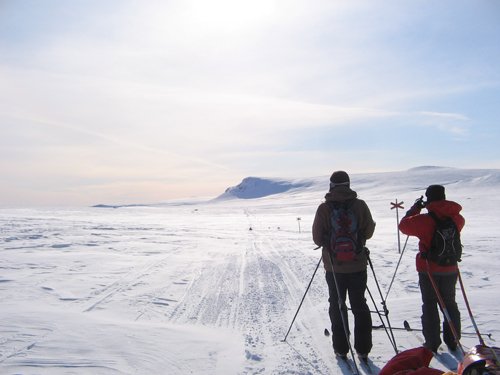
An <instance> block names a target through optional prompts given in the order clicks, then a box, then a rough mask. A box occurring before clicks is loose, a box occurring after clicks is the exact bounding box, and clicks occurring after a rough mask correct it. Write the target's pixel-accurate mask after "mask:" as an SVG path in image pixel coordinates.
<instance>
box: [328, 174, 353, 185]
mask: <svg viewBox="0 0 500 375" xmlns="http://www.w3.org/2000/svg"><path fill="white" fill-rule="evenodd" d="M350 182H351V181H350V180H349V175H348V174H347V173H346V172H344V171H336V172H333V174H332V176H331V177H330V189H331V188H334V187H335V186H349V184H350Z"/></svg>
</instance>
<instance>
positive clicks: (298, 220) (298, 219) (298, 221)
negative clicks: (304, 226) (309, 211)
mask: <svg viewBox="0 0 500 375" xmlns="http://www.w3.org/2000/svg"><path fill="white" fill-rule="evenodd" d="M300 220H301V218H300V217H298V218H297V223H298V224H299V233H300Z"/></svg>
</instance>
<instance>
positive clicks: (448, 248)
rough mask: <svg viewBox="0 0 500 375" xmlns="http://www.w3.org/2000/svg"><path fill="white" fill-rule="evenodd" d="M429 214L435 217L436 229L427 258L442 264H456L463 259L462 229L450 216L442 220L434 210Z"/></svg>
mask: <svg viewBox="0 0 500 375" xmlns="http://www.w3.org/2000/svg"><path fill="white" fill-rule="evenodd" d="M429 216H430V217H432V218H433V219H434V222H435V223H436V230H435V232H434V235H433V236H432V241H431V246H430V248H429V250H428V252H427V259H429V260H431V261H433V262H435V263H437V264H439V265H440V266H453V265H456V264H457V262H460V261H461V260H462V259H461V257H462V242H461V240H460V231H459V230H458V228H457V226H456V224H455V222H454V221H453V220H452V219H451V218H450V217H446V218H444V219H443V220H441V219H439V218H438V217H437V216H436V214H435V213H434V212H429Z"/></svg>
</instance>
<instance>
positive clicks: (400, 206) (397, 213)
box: [391, 199, 404, 254]
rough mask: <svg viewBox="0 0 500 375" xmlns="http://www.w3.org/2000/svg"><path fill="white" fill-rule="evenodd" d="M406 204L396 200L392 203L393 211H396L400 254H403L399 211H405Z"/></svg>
mask: <svg viewBox="0 0 500 375" xmlns="http://www.w3.org/2000/svg"><path fill="white" fill-rule="evenodd" d="M403 203H404V202H398V200H397V199H396V202H394V203H393V202H391V205H392V207H391V210H393V209H396V232H397V233H398V254H401V240H400V238H399V211H398V210H399V209H400V208H401V209H402V210H403V209H404V207H403Z"/></svg>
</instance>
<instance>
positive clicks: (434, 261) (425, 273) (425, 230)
mask: <svg viewBox="0 0 500 375" xmlns="http://www.w3.org/2000/svg"><path fill="white" fill-rule="evenodd" d="M425 196H426V197H427V202H424V201H423V197H421V198H419V199H417V200H416V201H415V204H414V205H413V206H412V207H411V208H410V209H409V210H408V212H407V213H406V215H405V216H404V217H403V219H401V222H400V223H399V229H400V230H401V232H403V233H404V234H406V235H408V236H416V237H418V239H419V243H418V249H419V252H418V253H417V256H416V264H417V272H418V278H419V285H420V291H421V294H422V333H423V335H424V338H425V343H424V346H425V347H426V348H428V349H430V350H431V351H433V352H436V351H437V350H438V348H439V345H440V344H441V338H440V317H439V310H438V304H439V297H438V294H437V292H439V294H440V295H441V297H442V302H443V304H444V306H445V308H446V310H447V312H448V314H449V317H450V320H451V322H452V324H453V328H454V329H455V331H456V335H457V337H456V338H455V337H454V335H453V329H452V328H451V327H450V325H449V324H448V322H447V321H446V319H444V321H443V340H444V342H445V344H446V345H448V347H449V348H450V350H456V348H457V344H458V343H457V340H460V330H461V326H460V311H459V310H458V306H457V303H456V301H455V286H456V283H457V278H458V266H457V261H460V255H461V252H462V249H461V244H460V243H455V244H454V243H453V242H452V241H456V238H457V236H458V239H459V233H460V231H461V230H462V228H463V227H464V224H465V219H464V218H463V217H462V215H460V211H461V210H462V206H460V205H459V204H458V203H456V202H453V201H449V200H446V196H445V189H444V186H441V185H430V186H429V187H428V188H427V190H426V191H425ZM424 207H425V208H427V211H428V213H427V214H421V213H420V211H421V210H422V208H424ZM447 218H451V222H450V224H448V225H450V226H451V227H449V228H451V229H449V230H448V232H450V231H451V232H453V233H452V234H453V235H454V237H453V238H451V237H450V238H448V240H446V241H445V240H444V239H443V238H444V237H443V236H441V237H442V244H441V245H440V246H441V247H443V249H441V251H440V252H441V254H443V253H444V251H442V250H444V248H445V247H446V248H449V247H450V246H452V247H453V248H454V251H456V252H458V255H457V256H455V259H453V257H451V256H450V257H449V258H447V259H442V258H439V257H438V255H434V254H435V250H436V248H437V247H438V245H437V243H436V241H437V239H438V238H439V237H440V236H435V232H436V229H437V228H438V225H441V224H440V223H442V222H443V221H445V220H446V219H447ZM443 233H444V230H443ZM445 236H446V235H445ZM445 242H446V243H447V245H446V246H445V245H444V244H445ZM446 251H448V250H446ZM433 282H434V284H435V286H433ZM436 289H437V290H436ZM441 307H442V306H441Z"/></svg>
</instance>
